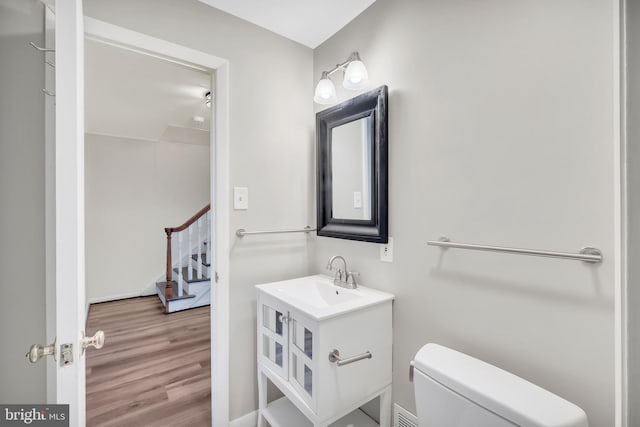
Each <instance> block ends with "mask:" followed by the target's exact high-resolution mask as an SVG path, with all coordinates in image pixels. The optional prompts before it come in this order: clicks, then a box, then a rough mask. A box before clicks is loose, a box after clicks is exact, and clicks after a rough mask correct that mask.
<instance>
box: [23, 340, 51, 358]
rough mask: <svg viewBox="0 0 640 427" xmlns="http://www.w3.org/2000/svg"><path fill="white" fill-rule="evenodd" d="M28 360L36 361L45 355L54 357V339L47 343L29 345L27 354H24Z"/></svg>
mask: <svg viewBox="0 0 640 427" xmlns="http://www.w3.org/2000/svg"><path fill="white" fill-rule="evenodd" d="M25 356H26V357H27V359H29V362H31V363H38V361H39V360H40V359H42V358H43V357H45V356H53V358H54V359H55V358H56V340H53V342H52V343H51V344H49V345H40V344H34V345H32V346H31V348H30V349H29V351H28V352H27V354H25Z"/></svg>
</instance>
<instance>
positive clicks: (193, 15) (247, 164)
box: [84, 0, 315, 419]
mask: <svg viewBox="0 0 640 427" xmlns="http://www.w3.org/2000/svg"><path fill="white" fill-rule="evenodd" d="M84 8H85V14H86V15H88V16H90V17H93V18H96V19H100V20H104V21H107V22H110V23H113V24H115V25H119V26H123V27H126V28H131V29H133V30H135V31H139V32H142V33H146V34H149V35H152V36H154V37H158V38H161V39H165V40H169V41H171V42H174V43H177V44H181V45H184V46H188V47H191V48H193V49H197V50H201V51H204V52H208V53H211V54H212V55H216V56H218V57H222V58H226V59H228V60H229V70H230V82H231V83H230V84H231V87H230V92H229V93H230V104H231V111H230V135H231V141H230V147H231V153H230V154H231V163H230V171H231V185H233V186H246V187H249V210H247V211H232V212H231V217H230V221H231V230H229V232H230V236H231V254H230V256H231V265H230V267H231V278H230V280H231V281H230V284H229V287H230V288H229V289H230V300H231V301H230V304H231V307H230V310H231V319H230V325H229V326H230V329H231V349H232V351H231V358H230V359H231V365H230V387H231V390H230V406H231V408H230V417H231V419H234V418H237V417H240V416H242V415H244V414H246V413H248V412H251V411H253V410H254V409H255V408H256V407H257V392H256V370H255V369H256V368H255V366H256V340H255V329H256V326H255V325H256V319H255V289H254V287H253V285H254V284H256V283H260V282H268V281H272V280H278V279H285V278H290V277H294V276H303V275H305V274H307V272H308V261H309V259H308V255H307V250H306V248H307V243H306V242H307V240H306V239H307V238H306V237H305V236H303V235H289V236H287V235H285V236H255V237H246V238H244V239H243V240H239V239H237V238H236V237H235V235H234V232H235V230H236V229H237V228H240V227H243V228H246V229H249V230H250V229H264V228H279V227H285V228H289V227H297V226H304V225H307V224H308V223H313V222H314V221H313V219H314V213H313V211H312V210H311V207H310V203H311V202H310V200H311V199H312V198H313V194H314V190H313V181H312V179H311V176H312V174H313V173H314V170H315V168H314V165H313V148H314V146H313V102H312V97H313V81H312V78H313V68H312V63H313V55H312V51H311V49H309V48H306V47H304V46H302V45H299V44H297V43H294V42H292V41H290V40H287V39H284V38H282V37H280V36H277V35H275V34H273V33H271V32H269V31H267V30H264V29H262V28H259V27H257V26H255V25H252V24H249V23H247V22H245V21H242V20H240V19H237V18H234V17H232V16H231V15H228V14H225V13H222V12H220V11H217V10H216V9H213V8H211V7H209V6H206V5H204V4H202V3H200V2H198V1H196V0H188V1H180V2H176V1H172V0H140V1H135V2H132V1H129V0H86V1H85V3H84Z"/></svg>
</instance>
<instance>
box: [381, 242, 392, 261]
mask: <svg viewBox="0 0 640 427" xmlns="http://www.w3.org/2000/svg"><path fill="white" fill-rule="evenodd" d="M380 261H384V262H393V237H389V240H388V241H387V243H383V244H382V245H380Z"/></svg>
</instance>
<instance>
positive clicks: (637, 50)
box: [626, 0, 640, 426]
mask: <svg viewBox="0 0 640 427" xmlns="http://www.w3.org/2000/svg"><path fill="white" fill-rule="evenodd" d="M626 4H627V42H628V44H627V49H628V51H627V54H628V68H627V85H628V86H627V95H628V97H627V107H628V110H627V120H628V122H627V131H628V134H627V155H628V159H627V167H628V172H627V173H628V175H627V183H628V187H627V198H628V199H627V200H628V211H627V215H628V230H629V232H628V260H629V264H628V269H629V271H628V274H629V275H628V286H627V310H628V334H629V335H628V357H629V364H628V379H629V383H628V387H629V396H628V401H629V405H628V413H629V426H636V425H639V424H640V407H638V405H637V402H638V401H640V400H639V399H640V335H639V334H640V309H639V307H640V289H639V288H638V281H639V280H640V264H638V262H637V259H638V256H639V255H640V195H639V194H638V187H639V185H640V144H639V143H638V142H639V141H640V122H639V121H638V120H637V118H638V114H639V113H640V77H639V74H638V73H639V72H640V4H638V2H636V1H630V0H629V1H627V2H626Z"/></svg>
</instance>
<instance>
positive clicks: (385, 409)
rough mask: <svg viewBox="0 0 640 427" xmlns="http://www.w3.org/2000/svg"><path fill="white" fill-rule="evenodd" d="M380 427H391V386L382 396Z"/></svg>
mask: <svg viewBox="0 0 640 427" xmlns="http://www.w3.org/2000/svg"><path fill="white" fill-rule="evenodd" d="M380 427H391V386H389V387H387V388H386V389H385V391H383V392H382V394H381V395H380Z"/></svg>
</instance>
